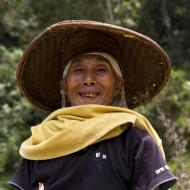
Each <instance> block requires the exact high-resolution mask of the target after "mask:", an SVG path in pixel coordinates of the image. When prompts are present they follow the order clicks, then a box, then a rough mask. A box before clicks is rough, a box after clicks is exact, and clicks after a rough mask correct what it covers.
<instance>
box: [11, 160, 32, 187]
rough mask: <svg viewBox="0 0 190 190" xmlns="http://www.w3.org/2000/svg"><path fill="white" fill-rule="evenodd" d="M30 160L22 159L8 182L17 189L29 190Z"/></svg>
mask: <svg viewBox="0 0 190 190" xmlns="http://www.w3.org/2000/svg"><path fill="white" fill-rule="evenodd" d="M31 166H32V161H29V160H26V159H23V160H22V161H21V163H20V165H19V167H18V169H17V170H16V172H15V173H14V175H13V176H12V178H11V179H10V181H8V183H9V184H10V185H12V186H13V187H15V189H19V190H31V180H30V179H31V178H30V176H31Z"/></svg>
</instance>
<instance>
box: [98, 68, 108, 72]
mask: <svg viewBox="0 0 190 190" xmlns="http://www.w3.org/2000/svg"><path fill="white" fill-rule="evenodd" d="M97 71H98V72H106V71H107V70H106V69H105V68H99V69H97Z"/></svg>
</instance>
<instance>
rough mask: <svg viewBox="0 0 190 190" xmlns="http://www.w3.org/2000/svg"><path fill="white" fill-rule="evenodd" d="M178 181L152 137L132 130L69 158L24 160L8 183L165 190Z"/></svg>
mask: <svg viewBox="0 0 190 190" xmlns="http://www.w3.org/2000/svg"><path fill="white" fill-rule="evenodd" d="M175 182H176V177H175V176H174V175H173V174H172V173H171V171H170V170H169V167H168V166H167V164H166V162H165V160H164V159H163V157H162V156H161V155H160V152H159V150H158V148H157V146H156V144H155V142H154V141H153V139H152V137H151V136H150V135H149V134H148V133H147V132H146V131H144V130H142V129H137V128H129V129H128V130H127V131H125V132H124V133H123V134H121V135H120V136H118V137H115V138H112V139H109V140H105V141H102V142H100V143H97V144H95V145H92V146H89V147H88V148H86V149H84V150H81V151H79V152H76V153H73V154H70V155H68V156H63V157H59V158H55V159H50V160H43V161H32V160H26V159H23V160H22V162H21V164H20V167H19V168H18V170H17V171H16V173H15V174H14V176H13V177H12V179H11V180H10V182H9V183H10V184H11V185H13V186H15V187H17V188H18V189H24V190H38V189H39V183H43V184H44V187H45V190H153V189H155V188H156V187H158V186H159V188H160V189H161V190H165V189H168V188H169V187H170V186H172V185H173V184H174V183H175Z"/></svg>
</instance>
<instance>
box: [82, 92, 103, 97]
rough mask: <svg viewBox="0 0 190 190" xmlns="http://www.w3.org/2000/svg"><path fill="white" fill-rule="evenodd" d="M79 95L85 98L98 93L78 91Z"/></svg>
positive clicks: (95, 95)
mask: <svg viewBox="0 0 190 190" xmlns="http://www.w3.org/2000/svg"><path fill="white" fill-rule="evenodd" d="M79 95H80V96H82V97H85V98H96V97H97V96H98V95H100V93H82V92H79Z"/></svg>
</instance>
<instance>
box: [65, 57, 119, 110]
mask: <svg viewBox="0 0 190 190" xmlns="http://www.w3.org/2000/svg"><path fill="white" fill-rule="evenodd" d="M62 86H63V90H64V91H65V94H66V96H67V98H68V100H69V102H70V105H71V106H76V105H82V104H102V105H111V104H112V101H113V99H114V97H115V96H117V95H118V93H119V92H120V89H121V87H122V79H119V77H116V75H115V73H114V71H113V70H112V67H111V66H110V64H109V63H108V61H107V60H106V59H104V58H103V57H101V56H98V55H84V56H81V57H79V58H77V59H75V60H74V61H73V63H72V64H71V67H70V70H69V72H68V74H67V77H66V79H65V80H63V81H62Z"/></svg>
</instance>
